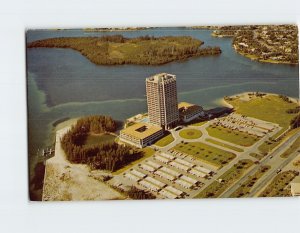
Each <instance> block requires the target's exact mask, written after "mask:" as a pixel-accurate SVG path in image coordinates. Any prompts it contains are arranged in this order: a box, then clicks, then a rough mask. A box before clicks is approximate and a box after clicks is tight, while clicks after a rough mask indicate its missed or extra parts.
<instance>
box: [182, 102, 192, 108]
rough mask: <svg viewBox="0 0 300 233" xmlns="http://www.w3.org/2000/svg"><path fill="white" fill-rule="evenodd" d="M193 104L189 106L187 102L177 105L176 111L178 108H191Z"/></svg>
mask: <svg viewBox="0 0 300 233" xmlns="http://www.w3.org/2000/svg"><path fill="white" fill-rule="evenodd" d="M194 105H195V104H190V103H188V102H180V103H179V104H178V109H179V108H188V107H191V106H194Z"/></svg>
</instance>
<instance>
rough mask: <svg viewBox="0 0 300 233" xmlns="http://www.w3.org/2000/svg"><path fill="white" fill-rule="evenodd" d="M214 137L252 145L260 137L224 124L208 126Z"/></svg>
mask: <svg viewBox="0 0 300 233" xmlns="http://www.w3.org/2000/svg"><path fill="white" fill-rule="evenodd" d="M206 130H207V132H208V134H209V135H210V136H212V137H215V138H219V139H222V140H224V141H227V142H231V143H234V144H237V145H240V146H251V145H253V144H254V143H255V142H257V141H258V140H259V137H257V136H253V135H249V134H247V133H244V132H240V131H238V130H233V129H228V128H225V127H222V126H209V127H207V128H206Z"/></svg>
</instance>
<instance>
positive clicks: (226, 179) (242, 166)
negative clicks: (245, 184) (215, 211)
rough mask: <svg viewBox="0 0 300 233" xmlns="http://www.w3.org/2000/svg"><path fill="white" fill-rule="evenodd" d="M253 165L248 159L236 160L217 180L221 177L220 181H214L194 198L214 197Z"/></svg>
mask: <svg viewBox="0 0 300 233" xmlns="http://www.w3.org/2000/svg"><path fill="white" fill-rule="evenodd" d="M252 165H253V162H252V161H251V160H249V159H243V160H240V161H238V162H237V163H236V164H235V165H233V166H232V167H231V168H230V169H229V170H227V171H226V172H225V173H224V174H223V175H221V176H220V177H219V178H218V179H217V180H220V179H222V182H218V181H214V182H213V183H211V184H210V185H209V186H207V187H206V188H205V189H204V190H203V191H201V192H200V193H199V194H198V195H197V196H196V197H195V198H216V197H218V196H220V195H221V194H222V193H223V192H224V191H225V190H226V189H227V188H228V187H229V186H231V185H232V184H233V183H234V182H236V181H237V180H238V179H240V177H241V176H242V175H243V174H244V172H245V171H246V170H247V169H248V168H249V167H250V166H252Z"/></svg>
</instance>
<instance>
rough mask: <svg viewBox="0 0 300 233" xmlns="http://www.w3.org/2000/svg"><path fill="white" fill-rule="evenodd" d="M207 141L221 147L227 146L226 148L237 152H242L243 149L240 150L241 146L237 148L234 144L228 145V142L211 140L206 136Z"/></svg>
mask: <svg viewBox="0 0 300 233" xmlns="http://www.w3.org/2000/svg"><path fill="white" fill-rule="evenodd" d="M205 140H206V141H207V142H210V143H213V144H216V145H219V146H222V147H225V148H228V149H231V150H235V151H237V152H243V151H244V150H242V149H241V148H238V147H235V146H232V145H228V144H225V143H223V142H219V141H216V140H213V139H211V138H207V139H205Z"/></svg>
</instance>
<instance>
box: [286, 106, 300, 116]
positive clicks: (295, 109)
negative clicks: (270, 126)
mask: <svg viewBox="0 0 300 233" xmlns="http://www.w3.org/2000/svg"><path fill="white" fill-rule="evenodd" d="M299 112H300V106H297V107H296V108H291V109H288V110H286V113H288V114H295V113H299Z"/></svg>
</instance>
